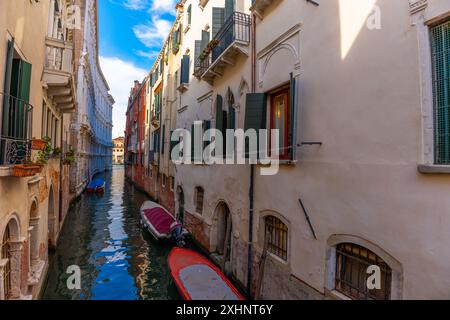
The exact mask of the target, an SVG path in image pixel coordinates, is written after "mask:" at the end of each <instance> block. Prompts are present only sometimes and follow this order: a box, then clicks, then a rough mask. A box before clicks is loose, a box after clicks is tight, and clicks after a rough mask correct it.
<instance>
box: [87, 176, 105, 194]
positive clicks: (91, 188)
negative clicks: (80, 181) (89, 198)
mask: <svg viewBox="0 0 450 320" xmlns="http://www.w3.org/2000/svg"><path fill="white" fill-rule="evenodd" d="M105 187H106V182H105V180H103V179H95V180H92V181H91V182H90V183H89V184H88V186H87V192H88V193H103V192H105Z"/></svg>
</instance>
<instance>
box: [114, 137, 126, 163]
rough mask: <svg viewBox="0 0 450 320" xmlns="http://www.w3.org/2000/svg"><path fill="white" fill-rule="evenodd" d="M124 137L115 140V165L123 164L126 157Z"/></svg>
mask: <svg viewBox="0 0 450 320" xmlns="http://www.w3.org/2000/svg"><path fill="white" fill-rule="evenodd" d="M124 143H125V138H124V137H118V138H115V139H113V157H112V159H113V160H112V162H113V164H123V156H124Z"/></svg>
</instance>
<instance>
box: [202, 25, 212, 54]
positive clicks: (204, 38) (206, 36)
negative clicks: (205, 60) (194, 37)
mask: <svg viewBox="0 0 450 320" xmlns="http://www.w3.org/2000/svg"><path fill="white" fill-rule="evenodd" d="M210 38H211V36H210V34H209V31H205V30H203V31H202V44H201V51H202V52H203V50H205V48H206V46H207V45H208V43H209V41H210Z"/></svg>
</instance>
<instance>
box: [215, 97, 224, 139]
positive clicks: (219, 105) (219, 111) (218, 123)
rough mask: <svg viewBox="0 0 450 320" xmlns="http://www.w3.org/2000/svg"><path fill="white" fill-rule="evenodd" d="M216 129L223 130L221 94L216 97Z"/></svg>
mask: <svg viewBox="0 0 450 320" xmlns="http://www.w3.org/2000/svg"><path fill="white" fill-rule="evenodd" d="M216 129H217V130H220V131H222V130H223V98H222V96H221V95H220V94H218V95H217V98H216Z"/></svg>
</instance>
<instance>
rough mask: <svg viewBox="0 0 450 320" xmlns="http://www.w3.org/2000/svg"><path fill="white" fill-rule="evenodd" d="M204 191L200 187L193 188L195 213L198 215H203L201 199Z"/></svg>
mask: <svg viewBox="0 0 450 320" xmlns="http://www.w3.org/2000/svg"><path fill="white" fill-rule="evenodd" d="M204 194H205V191H204V190H203V188H202V187H196V188H195V211H196V212H197V213H199V214H202V213H203V197H204Z"/></svg>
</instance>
